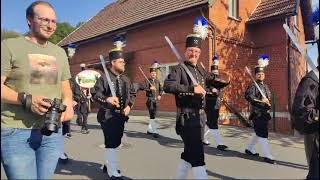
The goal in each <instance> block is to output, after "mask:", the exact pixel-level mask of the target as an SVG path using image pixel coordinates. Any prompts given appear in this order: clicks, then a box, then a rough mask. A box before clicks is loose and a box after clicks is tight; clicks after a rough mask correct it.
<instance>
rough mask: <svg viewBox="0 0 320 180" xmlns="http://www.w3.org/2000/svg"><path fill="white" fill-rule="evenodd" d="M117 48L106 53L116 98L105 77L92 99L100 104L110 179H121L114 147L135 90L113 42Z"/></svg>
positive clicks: (100, 116)
mask: <svg viewBox="0 0 320 180" xmlns="http://www.w3.org/2000/svg"><path fill="white" fill-rule="evenodd" d="M115 44H116V46H117V47H116V48H114V49H112V50H110V51H109V60H110V67H109V68H108V72H109V75H110V79H111V81H112V83H111V84H112V86H111V88H114V91H115V94H116V96H115V97H114V96H112V94H111V90H110V85H109V84H108V81H107V78H106V75H105V74H104V75H101V77H100V78H99V79H98V80H97V82H96V84H95V86H94V90H93V91H92V93H94V96H93V98H94V100H96V101H97V102H99V103H100V108H99V111H98V114H97V118H98V122H99V123H100V124H101V129H102V130H103V134H104V140H105V148H106V166H104V171H107V173H108V174H109V177H110V178H111V179H122V175H121V173H120V171H119V167H118V159H117V148H118V147H119V145H120V144H121V138H122V136H123V131H124V124H125V122H127V121H128V119H129V117H128V115H129V112H130V110H131V108H132V106H133V104H134V100H135V96H136V90H135V89H134V88H133V85H132V84H131V82H130V80H129V79H128V78H127V77H126V76H124V75H123V74H122V73H123V72H124V71H125V60H124V56H123V50H122V47H123V45H122V43H119V42H116V43H115Z"/></svg>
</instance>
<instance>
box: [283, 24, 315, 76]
mask: <svg viewBox="0 0 320 180" xmlns="http://www.w3.org/2000/svg"><path fill="white" fill-rule="evenodd" d="M283 28H284V30H285V31H286V33H287V34H288V36H289V38H290V39H291V41H292V43H293V44H294V45H295V46H296V48H297V49H298V51H299V52H300V53H301V55H302V56H303V57H304V58H305V59H306V60H307V63H308V64H309V66H310V67H311V69H312V70H313V71H314V72H315V74H316V76H317V77H318V79H319V70H318V69H317V66H316V65H315V64H314V63H313V61H312V60H311V58H310V57H309V56H308V54H307V53H306V51H305V49H304V48H302V47H301V46H300V45H299V43H298V40H297V38H296V37H295V35H294V34H293V33H292V31H291V29H290V28H289V26H288V25H286V24H283Z"/></svg>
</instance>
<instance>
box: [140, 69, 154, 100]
mask: <svg viewBox="0 0 320 180" xmlns="http://www.w3.org/2000/svg"><path fill="white" fill-rule="evenodd" d="M138 68H139V70H140V71H141V73H142V75H143V77H144V78H145V79H146V80H147V81H148V83H149V84H150V87H151V86H153V85H152V83H151V82H150V81H149V79H148V78H147V76H146V75H145V74H144V72H143V70H142V68H141V66H140V65H139V66H138ZM154 94H155V97H154V99H155V101H157V90H156V91H155V92H154Z"/></svg>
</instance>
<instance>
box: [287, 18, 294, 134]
mask: <svg viewBox="0 0 320 180" xmlns="http://www.w3.org/2000/svg"><path fill="white" fill-rule="evenodd" d="M286 24H287V25H288V26H289V27H290V17H288V18H286ZM286 38H287V46H288V47H287V48H288V49H287V53H288V54H287V60H288V111H289V122H290V124H291V129H290V134H291V135H293V134H294V130H293V124H292V122H291V106H292V104H291V59H290V53H291V50H290V49H291V41H290V38H289V37H288V35H287V36H286Z"/></svg>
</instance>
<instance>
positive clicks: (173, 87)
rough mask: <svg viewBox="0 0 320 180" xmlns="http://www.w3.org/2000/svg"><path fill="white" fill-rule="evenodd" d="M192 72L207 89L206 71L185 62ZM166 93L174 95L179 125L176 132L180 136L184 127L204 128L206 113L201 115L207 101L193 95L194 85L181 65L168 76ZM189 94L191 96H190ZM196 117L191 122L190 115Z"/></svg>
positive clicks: (165, 86) (165, 83) (165, 85)
mask: <svg viewBox="0 0 320 180" xmlns="http://www.w3.org/2000/svg"><path fill="white" fill-rule="evenodd" d="M184 64H185V65H186V67H187V68H188V69H189V70H190V72H191V74H193V77H194V78H195V79H196V81H197V82H198V84H200V85H201V86H202V87H203V88H204V89H206V88H205V78H206V71H205V70H204V69H203V68H202V67H200V66H193V65H191V64H189V63H187V62H184ZM164 91H165V92H166V93H170V94H174V95H175V100H176V106H177V110H178V112H177V124H176V131H177V133H178V134H179V133H180V131H181V129H180V128H181V127H182V126H193V127H203V126H204V122H205V121H206V117H205V113H199V112H201V111H200V110H204V107H205V100H204V98H202V97H201V96H200V95H193V94H192V93H193V92H194V87H193V83H192V81H191V79H190V77H189V76H188V74H187V72H186V71H185V70H184V69H183V67H182V66H181V65H180V64H179V65H177V66H176V67H175V68H174V69H173V70H172V72H171V73H170V74H169V75H168V77H167V79H166V80H165V82H164ZM188 93H189V94H188ZM191 114H194V115H195V116H196V117H195V119H193V120H190V115H191Z"/></svg>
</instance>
